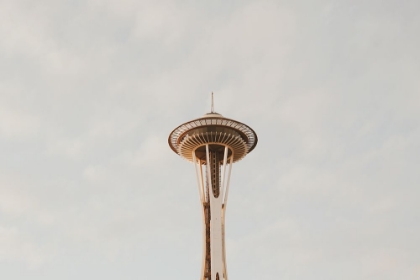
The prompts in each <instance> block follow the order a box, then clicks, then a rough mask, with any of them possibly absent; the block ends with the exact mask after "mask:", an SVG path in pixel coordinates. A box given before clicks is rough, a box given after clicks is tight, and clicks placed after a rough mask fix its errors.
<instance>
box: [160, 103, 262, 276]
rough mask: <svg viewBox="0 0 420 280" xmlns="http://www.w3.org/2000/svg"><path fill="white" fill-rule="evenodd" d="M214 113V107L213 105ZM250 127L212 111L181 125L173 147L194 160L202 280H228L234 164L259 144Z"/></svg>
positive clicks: (171, 140)
mask: <svg viewBox="0 0 420 280" xmlns="http://www.w3.org/2000/svg"><path fill="white" fill-rule="evenodd" d="M212 111H213V106H212ZM257 141H258V138H257V135H256V133H255V132H254V131H253V130H252V129H251V128H250V127H248V126H247V125H245V124H242V123H240V122H237V121H234V120H231V119H227V118H224V117H223V116H222V115H220V114H217V113H214V112H211V113H208V114H206V115H204V116H203V117H202V118H199V119H195V120H192V121H189V122H187V123H184V124H182V125H180V126H178V127H177V128H176V129H174V130H173V131H172V133H171V134H170V135H169V139H168V142H169V146H170V147H171V148H172V150H173V151H174V152H176V153H177V154H179V155H180V156H182V157H183V158H185V159H187V160H189V161H192V162H193V163H194V166H195V172H196V175H197V183H198V192H199V195H200V200H201V204H202V210H203V241H204V242H203V247H204V248H203V253H204V254H203V265H202V272H201V278H200V280H227V279H228V277H227V270H226V253H225V212H226V204H227V198H228V191H229V181H230V174H231V170H232V164H233V163H234V162H236V161H238V160H240V159H242V158H243V157H245V155H246V154H248V153H249V152H251V151H252V150H253V149H254V148H255V146H256V145H257Z"/></svg>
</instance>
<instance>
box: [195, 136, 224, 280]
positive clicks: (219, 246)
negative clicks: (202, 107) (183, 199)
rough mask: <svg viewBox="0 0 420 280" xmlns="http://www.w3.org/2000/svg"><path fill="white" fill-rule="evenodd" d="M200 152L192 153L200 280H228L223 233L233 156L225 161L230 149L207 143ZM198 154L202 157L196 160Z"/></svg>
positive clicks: (198, 150)
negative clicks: (199, 233)
mask: <svg viewBox="0 0 420 280" xmlns="http://www.w3.org/2000/svg"><path fill="white" fill-rule="evenodd" d="M202 148H204V147H202ZM200 150H203V149H200V148H198V149H196V150H194V151H193V153H194V154H193V161H194V163H195V166H196V173H197V179H198V187H199V192H200V198H201V203H202V209H203V235H204V236H203V239H204V240H203V246H204V250H203V253H204V254H203V267H202V273H201V278H200V279H201V280H227V271H226V254H225V232H224V231H225V210H226V202H227V193H228V192H227V191H228V186H229V176H230V170H231V166H232V164H231V163H232V155H230V157H229V158H228V155H229V151H230V150H229V148H228V147H227V146H223V145H208V144H207V145H205V154H204V153H202V152H201V153H200ZM200 154H201V155H202V158H198V157H197V156H199V155H200ZM203 154H204V155H203ZM203 168H204V169H205V171H204V172H203ZM204 174H205V176H203V175H204Z"/></svg>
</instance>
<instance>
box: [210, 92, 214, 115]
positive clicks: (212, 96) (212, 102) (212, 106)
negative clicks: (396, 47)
mask: <svg viewBox="0 0 420 280" xmlns="http://www.w3.org/2000/svg"><path fill="white" fill-rule="evenodd" d="M211 112H212V113H214V94H213V92H211Z"/></svg>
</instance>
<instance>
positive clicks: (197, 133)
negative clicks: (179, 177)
mask: <svg viewBox="0 0 420 280" xmlns="http://www.w3.org/2000/svg"><path fill="white" fill-rule="evenodd" d="M257 142H258V137H257V134H256V133H255V131H254V130H253V129H252V128H250V127H249V126H247V125H246V124H243V123H241V122H238V121H235V120H232V119H228V118H225V117H223V116H222V115H220V114H218V113H208V114H206V115H204V116H203V117H201V118H198V119H194V120H192V121H189V122H186V123H184V124H181V125H180V126H178V127H177V128H175V129H174V130H173V131H172V132H171V134H170V135H169V138H168V143H169V146H170V147H171V149H172V150H173V151H174V152H175V153H177V154H178V155H180V156H182V157H183V158H185V159H187V160H189V161H193V158H192V152H193V151H195V150H196V149H197V148H199V147H201V146H204V145H206V144H210V145H223V146H228V147H229V149H230V150H231V152H232V153H233V162H236V161H238V160H240V159H242V158H243V157H244V156H246V155H247V154H248V153H249V152H251V151H252V150H253V149H254V148H255V146H256V145H257Z"/></svg>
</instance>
